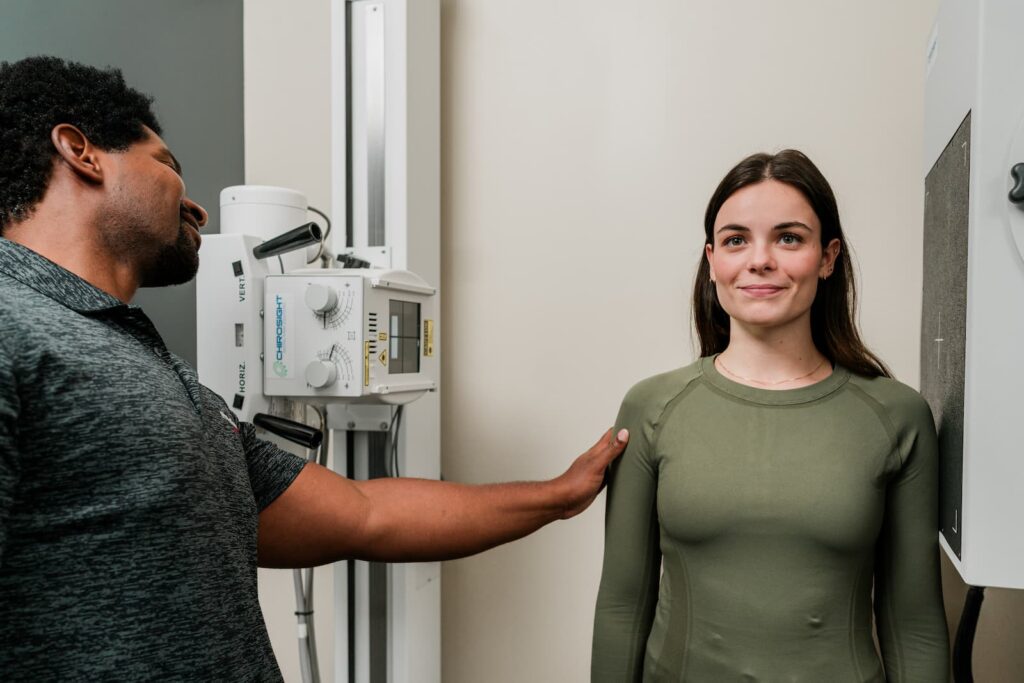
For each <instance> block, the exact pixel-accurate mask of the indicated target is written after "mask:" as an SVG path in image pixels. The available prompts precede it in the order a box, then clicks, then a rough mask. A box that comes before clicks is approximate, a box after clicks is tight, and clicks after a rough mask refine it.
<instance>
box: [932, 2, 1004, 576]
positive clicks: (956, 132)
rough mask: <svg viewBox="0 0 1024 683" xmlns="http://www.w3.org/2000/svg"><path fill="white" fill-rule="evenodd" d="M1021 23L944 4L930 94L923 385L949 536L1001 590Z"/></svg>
mask: <svg viewBox="0 0 1024 683" xmlns="http://www.w3.org/2000/svg"><path fill="white" fill-rule="evenodd" d="M1022 27H1024V3H1021V2H1019V0H970V1H969V0H943V2H942V3H941V6H940V9H939V15H938V19H937V21H936V24H935V29H934V31H933V33H932V36H931V39H930V41H929V44H928V46H927V70H928V72H927V73H928V75H927V82H926V88H925V97H926V104H925V160H924V172H923V175H924V176H925V191H926V199H925V230H924V238H925V245H924V300H923V308H922V319H921V322H922V329H921V381H922V386H921V388H922V393H924V395H925V397H926V398H927V399H928V401H929V404H930V405H931V407H932V412H933V414H934V416H935V418H936V422H937V426H938V430H939V446H940V458H941V462H940V472H941V482H940V488H941V501H940V508H941V512H940V519H939V520H937V525H938V526H939V527H940V537H939V538H940V542H941V544H942V547H943V549H944V550H945V551H946V552H947V554H948V555H949V557H950V559H951V561H952V562H953V564H954V566H956V568H957V570H958V571H959V572H960V574H961V576H962V577H963V579H964V581H965V582H966V583H968V584H973V585H982V586H1000V587H1005V588H1024V534H1022V533H1021V532H1020V524H1021V521H1022V520H1024V495H1021V491H1022V490H1024V453H1022V450H1024V449H1022V446H1021V444H1022V441H1024V438H1022V437H1024V399H1022V396H1021V388H1022V386H1024V355H1022V354H1021V353H1020V348H1021V345H1022V344H1024V202H1021V203H1015V202H1014V201H1011V198H1010V197H1009V193H1010V190H1011V188H1012V187H1013V186H1014V184H1015V180H1014V178H1013V177H1012V175H1011V169H1012V168H1013V167H1014V166H1015V165H1016V164H1018V163H1022V162H1024V89H1022V88H1020V87H1019V70H1020V69H1019V64H1020V58H1019V53H1020V45H1021V40H1022V38H1024V28H1022ZM1018 175H1021V174H1018ZM1021 194H1022V195H1024V183H1022V188H1021Z"/></svg>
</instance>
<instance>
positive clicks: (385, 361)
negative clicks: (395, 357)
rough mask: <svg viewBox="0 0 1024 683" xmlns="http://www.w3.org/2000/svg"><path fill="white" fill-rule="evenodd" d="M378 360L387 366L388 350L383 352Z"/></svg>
mask: <svg viewBox="0 0 1024 683" xmlns="http://www.w3.org/2000/svg"><path fill="white" fill-rule="evenodd" d="M377 360H379V361H380V364H381V365H387V364H388V350H387V349H384V350H383V351H381V352H380V355H379V356H377Z"/></svg>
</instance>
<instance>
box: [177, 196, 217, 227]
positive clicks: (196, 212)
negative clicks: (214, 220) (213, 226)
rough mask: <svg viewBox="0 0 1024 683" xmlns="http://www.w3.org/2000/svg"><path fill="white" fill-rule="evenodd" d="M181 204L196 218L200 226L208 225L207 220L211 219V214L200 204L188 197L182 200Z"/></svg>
mask: <svg viewBox="0 0 1024 683" xmlns="http://www.w3.org/2000/svg"><path fill="white" fill-rule="evenodd" d="M181 206H182V207H183V208H184V209H185V211H187V212H188V213H189V215H190V216H192V217H193V218H195V219H196V223H198V224H199V227H200V228H201V227H203V226H204V225H206V221H208V220H209V219H210V214H208V213H206V209H204V208H203V207H201V206H199V204H196V203H195V202H194V201H192V200H191V199H189V198H188V197H185V199H183V200H182V202H181Z"/></svg>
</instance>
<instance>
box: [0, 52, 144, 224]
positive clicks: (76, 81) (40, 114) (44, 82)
mask: <svg viewBox="0 0 1024 683" xmlns="http://www.w3.org/2000/svg"><path fill="white" fill-rule="evenodd" d="M152 101H153V98H151V97H148V96H146V95H143V94H142V93H140V92H138V91H137V90H134V89H132V88H130V87H128V85H126V84H125V82H124V76H123V75H122V74H121V71H120V69H114V68H110V69H97V68H95V67H91V66H87V65H85V64H78V63H76V62H69V61H65V60H63V59H59V58H57V57H28V58H27V59H22V60H20V61H17V62H2V63H0V231H2V230H3V228H5V227H7V226H8V225H11V224H13V223H17V222H20V221H23V220H25V219H26V218H28V217H29V216H30V215H31V214H32V210H33V209H34V208H35V206H36V204H38V203H39V201H40V200H41V199H42V198H43V194H44V193H45V192H46V187H47V185H49V183H50V177H51V174H52V171H53V163H54V158H55V157H56V154H57V152H56V149H54V146H53V143H52V142H51V141H50V132H51V131H52V130H53V128H54V126H56V125H58V124H60V123H70V124H71V125H73V126H75V127H77V128H78V129H79V130H80V131H82V133H83V134H84V135H85V136H86V137H87V138H89V142H91V143H92V144H93V145H95V146H96V147H98V148H100V149H103V150H108V151H120V150H125V149H127V148H128V147H129V146H130V145H131V144H132V143H133V142H138V141H139V140H142V139H143V138H145V137H146V131H145V130H143V126H148V127H149V128H150V129H152V130H153V132H155V133H157V134H160V132H161V131H160V124H159V123H157V120H156V116H155V115H154V114H153V110H152V109H151V108H150V105H151V103H152Z"/></svg>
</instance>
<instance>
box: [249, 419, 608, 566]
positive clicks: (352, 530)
mask: <svg viewBox="0 0 1024 683" xmlns="http://www.w3.org/2000/svg"><path fill="white" fill-rule="evenodd" d="M627 436H628V435H627V434H626V433H625V432H624V431H623V432H620V433H619V435H618V436H617V437H615V438H613V437H612V432H611V430H609V431H608V432H607V433H606V434H605V435H604V436H603V437H602V438H601V440H600V441H598V442H597V443H596V444H595V445H594V446H593V447H592V448H591V449H590V450H588V451H587V452H586V453H584V454H583V455H581V456H580V457H579V458H577V459H576V461H575V462H573V464H572V466H571V467H570V468H569V469H568V470H567V471H566V472H565V473H564V474H562V475H561V476H559V477H557V478H555V479H552V480H550V481H543V482H524V483H508V484H483V485H469V484H456V483H452V482H443V481H433V480H427V479H390V478H385V479H373V480H370V481H355V480H351V479H346V478H344V477H342V476H340V475H338V474H335V473H333V472H331V471H330V470H327V469H325V468H323V467H320V466H318V465H312V464H311V465H307V466H306V467H305V468H304V469H303V470H302V472H301V473H300V474H299V476H298V477H297V478H296V479H295V481H294V482H293V483H292V485H291V486H289V487H288V488H287V489H286V490H285V491H284V493H282V494H281V495H280V496H279V497H278V498H277V499H276V500H275V501H274V502H273V503H271V504H270V505H269V506H267V508H266V509H264V510H263V512H261V513H260V526H259V564H260V565H261V566H264V567H311V566H315V565H320V564H325V563H327V562H334V561H337V560H344V559H362V560H378V561H387V562H410V561H427V560H447V559H453V558H456V557H464V556H466V555H472V554H474V553H478V552H481V551H483V550H487V549H488V548H492V547H494V546H496V545H500V544H502V543H507V542H508V541H513V540H515V539H517V538H521V537H523V536H525V535H527V534H529V533H531V532H533V531H536V530H537V529H539V528H540V527H542V526H544V525H545V524H548V523H550V522H553V521H555V520H557V519H567V518H569V517H572V516H573V515H576V514H578V513H580V512H582V511H583V510H585V509H586V508H587V506H588V505H590V503H591V502H592V501H593V500H594V498H595V497H596V496H597V494H598V492H599V491H600V490H601V486H602V483H603V480H604V474H605V469H606V468H607V466H608V464H609V463H610V462H611V461H612V460H613V459H615V458H616V457H617V456H618V455H619V454H620V453H621V452H622V449H623V448H624V447H625V443H626V438H627Z"/></svg>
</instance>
